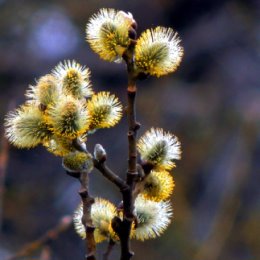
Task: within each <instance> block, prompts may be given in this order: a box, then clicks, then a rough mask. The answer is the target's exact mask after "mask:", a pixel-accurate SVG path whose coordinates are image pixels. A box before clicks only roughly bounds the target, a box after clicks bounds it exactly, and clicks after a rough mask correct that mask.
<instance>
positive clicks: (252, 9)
mask: <svg viewBox="0 0 260 260" xmlns="http://www.w3.org/2000/svg"><path fill="white" fill-rule="evenodd" d="M102 7H111V8H116V9H121V10H124V11H130V12H131V13H133V15H134V17H135V19H136V21H137V22H138V32H139V33H140V32H141V31H143V30H144V29H146V28H151V27H153V25H155V24H156V25H161V26H164V27H172V28H174V29H176V31H178V33H179V36H180V38H181V39H182V46H184V58H183V62H182V64H181V66H180V67H179V69H178V71H177V72H176V73H174V74H171V75H169V76H167V77H163V78H160V79H155V78H152V77H151V78H149V79H148V80H146V81H143V82H139V93H138V104H137V105H138V111H137V112H138V121H140V122H141V123H142V129H141V131H140V134H141V135H142V134H143V133H144V132H145V131H147V130H148V129H150V128H151V127H152V126H153V127H158V126H160V127H162V128H163V129H165V130H166V131H170V132H173V133H175V134H176V136H178V137H179V139H180V141H181V143H182V147H183V152H182V160H181V161H180V162H178V166H179V167H178V168H176V169H175V170H174V180H175V184H176V187H175V189H174V196H173V197H174V200H173V205H174V221H173V223H172V224H171V225H170V227H169V228H168V229H167V231H166V232H165V234H164V235H163V236H162V237H161V238H160V239H159V240H154V241H153V240H151V241H147V242H146V243H140V242H136V243H134V249H135V251H136V256H135V259H136V260H138V259H144V257H145V258H146V259H158V258H159V257H160V258H161V259H166V260H170V259H182V260H186V259H187V260H188V259H189V260H191V259H192V260H193V259H194V260H201V259H207V260H217V259H230V260H233V259H234V260H235V259H236V260H237V259H239V260H240V259H241V260H251V259H252V260H253V259H257V258H259V256H260V252H259V246H258V245H259V242H260V241H259V237H260V236H259V234H257V225H258V223H259V222H258V221H259V216H260V206H259V195H260V194H259V188H258V186H259V181H258V179H259V169H260V163H259V158H260V135H259V120H260V108H259V100H260V88H259V86H260V80H259V69H260V63H259V39H260V35H259V31H260V30H259V29H260V28H259V23H257V16H258V15H259V13H257V10H259V7H260V6H259V3H258V1H255V0H248V1H242V0H240V1H235V0H229V1H227V0H226V1H225V0H220V1H207V0H202V1H198V0H195V1H194V0H175V1H170V0H164V1H159V0H156V1H148V0H139V1H137V0H133V1H118V0H113V1H104V0H102V1H94V0H90V1H83V0H75V1H68V0H65V1H58V0H53V1H32V0H28V1H20V0H16V1H7V0H1V1H0V32H1V34H0V35H1V36H0V57H1V65H0V84H1V85H0V89H1V95H0V116H1V125H2V124H3V118H4V115H5V114H6V112H7V111H8V110H10V109H12V108H14V107H17V106H18V105H20V104H22V103H23V102H24V101H25V98H24V94H23V93H24V92H25V90H26V89H27V88H28V85H29V84H31V85H34V83H35V82H32V79H33V78H35V79H36V78H39V77H40V76H41V75H44V74H46V73H48V72H49V71H50V68H52V67H54V66H55V65H56V64H57V63H58V61H60V60H67V59H76V60H78V61H79V62H80V63H81V64H86V65H87V66H88V67H89V68H90V70H91V71H92V82H93V84H95V86H101V87H100V89H96V91H104V90H107V89H110V90H111V92H113V93H115V94H116V96H119V97H120V100H125V96H124V95H125V85H126V78H125V74H124V70H125V67H124V66H123V65H122V64H111V63H106V62H102V61H101V60H100V59H98V58H97V55H96V54H94V53H93V52H92V51H91V50H90V48H89V46H88V44H87V43H86V42H85V39H84V36H85V24H86V22H87V20H88V19H89V17H90V16H91V15H92V14H93V13H95V12H96V11H97V10H98V9H100V8H102ZM122 121H124V120H122ZM104 131H105V130H104ZM125 131H126V129H125V126H124V122H121V123H120V124H119V125H118V126H116V127H115V128H112V129H106V134H105V135H104V133H105V132H103V130H99V131H97V132H96V134H95V136H93V138H91V140H89V147H88V148H89V149H90V150H92V151H93V147H94V144H95V143H102V145H103V146H104V147H105V149H106V151H107V154H108V163H109V164H111V165H112V164H113V162H116V165H115V164H113V167H114V168H115V169H116V170H117V171H118V172H121V173H122V175H123V174H124V173H125V170H126V169H125V165H126V164H125V162H126V158H127V151H126V150H125V149H124V147H126V142H127V140H126V137H125ZM2 136H3V129H1V137H2ZM3 148H4V146H3V145H2V146H1V151H5V153H6V150H4V149H3ZM2 154H3V153H1V156H2ZM2 157H4V156H2ZM2 157H1V158H2ZM2 161H3V160H1V162H2ZM3 173H4V168H3V165H1V171H0V177H1V180H2V176H3ZM91 177H92V178H91V187H92V191H91V192H92V193H93V195H94V196H98V195H100V194H101V193H102V196H103V197H107V198H108V199H110V200H112V201H113V202H114V203H115V204H117V203H118V202H119V201H118V193H117V191H116V190H114V188H113V186H112V185H110V184H109V183H108V182H107V181H105V180H103V178H102V177H101V176H99V174H98V173H97V172H96V174H95V172H94V174H93V175H92V176H91ZM0 183H1V181H0ZM0 185H1V184H0ZM78 188H79V187H78V185H77V183H76V182H75V183H74V182H71V179H70V178H69V177H68V176H66V175H65V174H64V172H63V170H62V167H61V161H60V159H59V158H54V157H53V156H51V155H50V154H49V153H47V152H46V151H45V149H42V148H36V149H34V150H29V151H26V150H17V149H13V148H11V149H10V150H9V164H8V165H7V169H6V172H5V181H4V192H2V187H0V206H1V210H0V212H1V216H0V221H1V233H0V258H1V259H2V258H4V255H7V254H11V253H12V252H15V251H16V250H17V249H19V248H20V247H21V246H22V245H23V244H24V243H26V242H28V241H31V240H34V239H36V238H37V237H39V236H40V235H41V234H42V233H44V231H45V230H47V229H48V228H50V227H52V226H53V225H55V224H56V223H57V222H58V219H59V218H60V217H61V216H63V215H64V214H71V213H72V212H73V211H74V210H75V205H78V202H79V198H78V197H77V196H76V192H77V189H78ZM50 248H51V252H52V256H53V259H62V260H67V259H81V258H82V252H83V251H84V249H83V245H82V243H81V240H80V238H78V236H77V235H76V234H74V230H73V228H71V229H70V230H68V231H67V232H65V233H63V234H62V235H61V236H60V237H59V239H57V240H55V241H54V242H52V243H51V244H50ZM117 253H118V252H117V251H115V253H114V255H117Z"/></svg>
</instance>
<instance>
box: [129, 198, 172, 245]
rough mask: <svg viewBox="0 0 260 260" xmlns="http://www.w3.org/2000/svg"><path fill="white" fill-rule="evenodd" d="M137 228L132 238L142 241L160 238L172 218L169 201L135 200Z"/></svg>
mask: <svg viewBox="0 0 260 260" xmlns="http://www.w3.org/2000/svg"><path fill="white" fill-rule="evenodd" d="M135 215H136V222H137V226H136V228H135V230H134V232H133V238H135V239H137V240H141V241H144V240H146V239H151V238H155V237H157V236H160V235H161V234H162V233H163V232H164V231H165V230H166V228H167V227H168V225H169V224H170V222H171V217H172V207H171V204H170V202H169V201H160V202H156V201H151V200H147V199H145V198H144V197H142V196H138V197H137V198H136V200H135Z"/></svg>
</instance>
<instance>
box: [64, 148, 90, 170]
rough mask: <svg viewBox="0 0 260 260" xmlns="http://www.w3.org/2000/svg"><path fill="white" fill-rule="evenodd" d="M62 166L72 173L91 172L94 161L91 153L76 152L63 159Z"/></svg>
mask: <svg viewBox="0 0 260 260" xmlns="http://www.w3.org/2000/svg"><path fill="white" fill-rule="evenodd" d="M62 165H63V167H64V168H65V169H66V170H68V171H72V172H81V171H87V172H91V170H92V169H93V159H92V156H91V154H90V153H85V152H79V151H75V152H71V153H69V154H67V155H65V156H64V157H63V160H62Z"/></svg>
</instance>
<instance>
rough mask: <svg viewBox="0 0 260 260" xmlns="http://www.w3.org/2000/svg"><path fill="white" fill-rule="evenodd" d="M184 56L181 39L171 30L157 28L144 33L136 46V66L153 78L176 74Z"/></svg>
mask: <svg viewBox="0 0 260 260" xmlns="http://www.w3.org/2000/svg"><path fill="white" fill-rule="evenodd" d="M182 56H183V48H182V47H181V46H180V39H179V37H178V35H177V33H176V32H174V31H173V30H172V29H171V28H165V27H160V26H158V27H156V28H155V29H148V30H146V31H145V32H143V33H142V34H141V36H140V38H139V39H138V40H137V43H136V46H135V64H136V66H137V68H138V69H139V70H141V71H142V72H144V73H147V74H150V75H153V76H157V77H160V76H163V75H166V74H168V73H171V72H174V71H175V70H176V69H177V67H178V66H179V64H180V62H181V60H182Z"/></svg>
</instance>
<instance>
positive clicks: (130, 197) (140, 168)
mask: <svg viewBox="0 0 260 260" xmlns="http://www.w3.org/2000/svg"><path fill="white" fill-rule="evenodd" d="M134 46H135V41H134V40H133V41H132V44H131V45H130V47H129V49H128V51H127V52H126V53H125V55H124V56H123V58H124V60H125V62H126V65H127V72H128V85H127V122H128V134H127V136H128V169H127V174H126V180H125V181H124V180H123V179H121V178H120V177H119V176H118V175H117V174H115V173H114V172H113V171H111V170H110V169H109V168H108V167H107V165H106V164H105V161H97V160H95V159H94V160H93V162H94V166H95V167H96V168H97V169H98V170H99V171H100V172H101V173H102V174H103V176H104V177H106V178H107V179H108V180H110V181H111V182H112V183H114V184H115V185H116V186H117V187H118V188H119V190H120V191H121V193H122V197H123V220H121V219H120V218H119V217H115V218H114V219H113V221H112V227H113V229H114V231H115V232H116V233H117V235H118V237H119V239H120V246H121V258H120V259H121V260H130V259H131V257H132V256H133V255H134V253H133V252H131V249H130V233H131V227H132V223H133V221H134V219H135V216H134V201H135V198H136V197H137V195H138V194H139V193H140V191H142V189H143V186H144V182H143V181H144V180H145V178H146V176H147V175H148V174H149V173H150V172H151V170H152V166H151V165H138V164H137V148H136V136H137V130H138V129H139V128H140V124H139V123H138V122H137V121H136V107H135V106H136V105H135V98H136V92H137V87H136V80H137V79H138V76H139V74H138V72H137V71H136V70H135V66H134V60H133V50H134ZM139 182H140V184H139ZM137 183H138V185H136V184H137ZM108 248H109V250H108V251H107V253H105V257H106V258H107V257H108V255H109V253H110V252H111V248H110V246H108Z"/></svg>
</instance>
